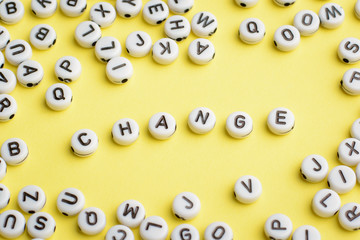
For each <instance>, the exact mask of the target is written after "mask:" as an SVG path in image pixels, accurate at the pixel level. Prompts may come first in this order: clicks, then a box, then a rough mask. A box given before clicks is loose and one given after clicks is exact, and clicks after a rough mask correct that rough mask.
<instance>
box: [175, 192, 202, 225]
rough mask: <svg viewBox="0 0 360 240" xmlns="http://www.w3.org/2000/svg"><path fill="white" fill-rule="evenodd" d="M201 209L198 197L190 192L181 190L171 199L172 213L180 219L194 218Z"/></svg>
mask: <svg viewBox="0 0 360 240" xmlns="http://www.w3.org/2000/svg"><path fill="white" fill-rule="evenodd" d="M200 209H201V204H200V199H199V198H198V197H197V196H196V195H195V194H194V193H191V192H182V193H180V194H178V195H176V197H175V198H174V200H173V203H172V211H173V213H174V215H175V216H176V217H177V218H179V219H182V220H190V219H193V218H195V217H196V216H197V215H198V214H199V212H200Z"/></svg>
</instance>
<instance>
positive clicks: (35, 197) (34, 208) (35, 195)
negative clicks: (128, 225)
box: [17, 185, 46, 214]
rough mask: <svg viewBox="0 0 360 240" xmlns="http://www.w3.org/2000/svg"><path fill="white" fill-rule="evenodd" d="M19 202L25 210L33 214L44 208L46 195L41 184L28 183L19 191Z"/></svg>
mask: <svg viewBox="0 0 360 240" xmlns="http://www.w3.org/2000/svg"><path fill="white" fill-rule="evenodd" d="M17 202H18V205H19V207H20V209H21V210H22V211H23V212H25V213H30V214H33V213H36V212H39V211H41V210H42V209H43V208H44V206H45V203H46V195H45V192H44V191H43V190H42V189H41V188H40V187H39V186H36V185H28V186H25V187H23V188H22V189H21V190H20V191H19V194H18V198H17Z"/></svg>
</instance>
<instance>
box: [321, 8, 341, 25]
mask: <svg viewBox="0 0 360 240" xmlns="http://www.w3.org/2000/svg"><path fill="white" fill-rule="evenodd" d="M319 18H320V23H321V26H323V27H324V28H327V29H335V28H337V27H340V25H341V24H342V23H343V22H344V19H345V11H344V9H343V8H342V7H341V6H340V5H339V4H336V3H325V4H324V5H323V6H322V7H321V8H320V10H319Z"/></svg>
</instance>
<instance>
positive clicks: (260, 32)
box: [239, 18, 266, 44]
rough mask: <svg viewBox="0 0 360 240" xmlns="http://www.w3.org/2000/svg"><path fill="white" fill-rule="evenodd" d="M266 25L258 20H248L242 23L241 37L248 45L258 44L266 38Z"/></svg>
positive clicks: (240, 28)
mask: <svg viewBox="0 0 360 240" xmlns="http://www.w3.org/2000/svg"><path fill="white" fill-rule="evenodd" d="M265 33H266V32H265V25H264V23H263V22H262V21H261V20H260V19H258V18H247V19H245V20H244V21H242V22H241V24H240V27H239V37H240V39H241V41H243V42H244V43H246V44H257V43H259V42H261V40H263V38H264V37H265Z"/></svg>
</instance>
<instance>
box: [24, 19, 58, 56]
mask: <svg viewBox="0 0 360 240" xmlns="http://www.w3.org/2000/svg"><path fill="white" fill-rule="evenodd" d="M30 42H31V44H32V45H33V46H34V47H35V48H36V49H39V50H47V49H49V48H51V47H52V46H54V44H55V42H56V32H55V30H54V28H52V27H51V26H50V25H47V24H38V25H36V26H35V27H33V28H32V29H31V32H30Z"/></svg>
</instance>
